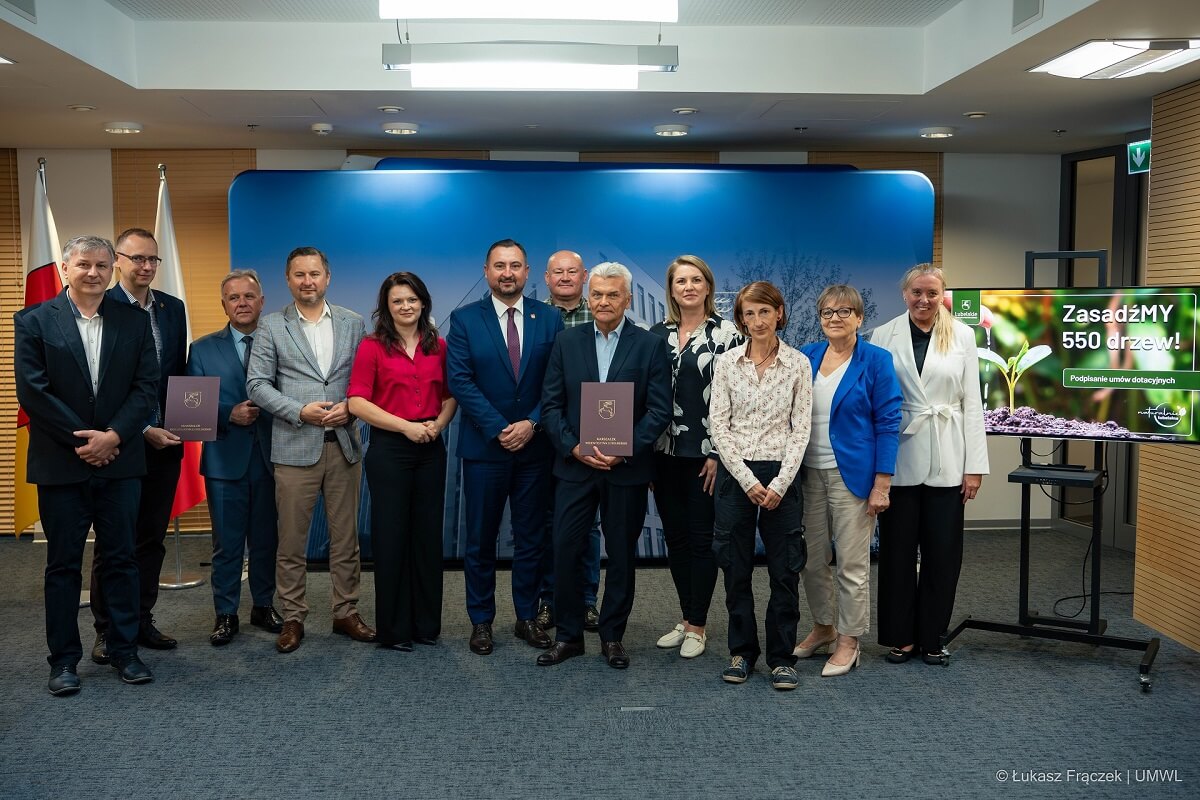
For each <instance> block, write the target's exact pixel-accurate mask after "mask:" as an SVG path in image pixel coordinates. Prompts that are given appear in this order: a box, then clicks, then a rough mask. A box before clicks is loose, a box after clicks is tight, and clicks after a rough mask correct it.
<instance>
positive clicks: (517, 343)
mask: <svg viewBox="0 0 1200 800" xmlns="http://www.w3.org/2000/svg"><path fill="white" fill-rule="evenodd" d="M516 313H517V310H516V309H515V308H510V309H509V310H508V360H509V361H511V362H512V370H513V377H514V378H519V377H520V376H521V337H520V335H518V334H517V320H516Z"/></svg>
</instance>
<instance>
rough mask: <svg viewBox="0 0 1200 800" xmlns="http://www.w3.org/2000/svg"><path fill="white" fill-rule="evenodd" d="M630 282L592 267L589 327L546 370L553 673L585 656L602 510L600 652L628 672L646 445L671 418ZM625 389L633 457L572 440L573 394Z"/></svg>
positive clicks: (656, 343) (665, 364)
mask: <svg viewBox="0 0 1200 800" xmlns="http://www.w3.org/2000/svg"><path fill="white" fill-rule="evenodd" d="M632 296H633V276H632V275H631V274H630V272H629V269H628V268H626V267H625V266H624V265H622V264H617V263H614V262H606V263H604V264H600V265H598V266H596V267H593V268H592V270H591V280H590V282H589V283H588V305H589V307H590V308H591V310H592V317H593V321H592V322H591V323H588V324H585V325H579V326H576V327H574V328H571V329H570V330H567V331H564V332H563V334H562V335H561V336H559V337H558V341H557V342H555V344H554V349H553V351H552V352H551V354H550V365H549V366H548V367H547V368H546V381H545V389H544V391H543V393H542V418H543V420H544V423H545V426H546V433H547V435H548V436H549V437H550V441H551V443H552V444H553V445H554V449H555V450H556V451H557V455H558V458H556V459H555V460H554V476H555V477H556V478H558V487H557V489H556V493H555V496H554V573H555V584H554V608H555V612H556V613H557V615H558V620H557V622H558V629H557V631H556V632H555V639H556V641H555V642H554V645H553V646H552V647H551V648H550V649H549V650H547V651H546V652H545V653H542V654H541V655H540V656H538V660H537V661H538V664H540V665H542V666H552V665H554V664H560V663H562V662H563V661H565V660H567V659H568V658H571V657H573V656H577V655H582V654H583V651H584V650H583V622H584V607H583V591H582V580H583V574H582V573H583V570H582V565H583V556H584V552H585V549H586V548H587V545H588V532H589V531H590V530H591V527H592V521H593V520H594V519H595V518H596V509H597V507H598V508H599V509H600V527H601V529H602V530H603V532H604V543H605V551H606V552H607V553H608V573H607V576H606V577H605V580H604V603H603V605H602V606H601V608H600V649H601V653H602V654H603V656H604V659H605V661H607V662H608V665H609V666H610V667H613V668H614V669H624V668H625V667H627V666H629V654H628V653H626V652H625V648H624V646H623V645H622V643H621V639H622V637H623V636H624V635H625V623H626V622H627V621H628V619H629V612H630V611H631V610H632V609H633V588H634V572H633V559H634V554H635V553H636V551H637V541H638V537H639V536H640V535H641V533H642V526H643V524H644V523H645V520H646V490H647V488H648V487H649V484H650V480H651V478H652V477H653V469H654V462H653V450H654V442H655V440H656V439H658V437H659V434H661V433H662V432H663V431H664V430H665V429H666V427H667V423H668V422H669V421H670V419H671V360H670V357H669V356H668V354H667V349H666V340H665V339H662V338H661V337H658V336H655V335H653V334H651V333H650V332H648V331H645V330H643V329H641V328H639V327H638V326H637V325H635V324H634V323H633V321H632V320H629V319H626V317H625V311H626V309H628V308H629V301H630V299H631V298H632ZM588 382H592V383H594V382H629V383H632V384H633V408H632V409H629V410H628V412H627V413H629V414H630V416H631V417H632V422H633V455H631V456H629V457H627V458H626V457H622V456H612V455H608V454H606V453H603V452H602V451H601V450H600V449H598V448H595V447H591V448H589V447H586V446H584V445H583V444H581V443H580V440H579V438H580V437H579V419H580V413H581V405H582V402H581V395H582V389H581V386H582V384H584V383H588Z"/></svg>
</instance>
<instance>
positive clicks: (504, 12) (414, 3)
mask: <svg viewBox="0 0 1200 800" xmlns="http://www.w3.org/2000/svg"><path fill="white" fill-rule="evenodd" d="M379 17H380V19H552V20H572V21H574V20H604V21H622V22H677V21H678V20H679V3H678V0H574V2H566V0H509V2H505V3H498V2H496V0H379Z"/></svg>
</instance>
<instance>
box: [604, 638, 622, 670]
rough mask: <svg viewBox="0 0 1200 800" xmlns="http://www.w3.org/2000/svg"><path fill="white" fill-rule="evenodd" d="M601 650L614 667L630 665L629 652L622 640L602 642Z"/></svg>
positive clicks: (620, 667) (605, 658)
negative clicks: (626, 650)
mask: <svg viewBox="0 0 1200 800" xmlns="http://www.w3.org/2000/svg"><path fill="white" fill-rule="evenodd" d="M600 652H601V653H603V654H604V660H605V661H607V662H608V665H609V666H610V667H612V668H613V669H625V668H626V667H628V666H629V653H626V652H625V646H624V645H622V644H621V643H620V642H601V643H600Z"/></svg>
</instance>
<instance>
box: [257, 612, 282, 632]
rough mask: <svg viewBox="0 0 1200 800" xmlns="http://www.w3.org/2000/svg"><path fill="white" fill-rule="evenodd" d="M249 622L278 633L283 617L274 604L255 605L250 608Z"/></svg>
mask: <svg viewBox="0 0 1200 800" xmlns="http://www.w3.org/2000/svg"><path fill="white" fill-rule="evenodd" d="M250 624H251V625H253V626H254V627H256V628H262V629H263V630H264V631H267V632H269V633H279V632H281V631H282V630H283V617H281V616H279V612H278V611H276V610H275V607H274V606H255V607H254V608H252V609H250Z"/></svg>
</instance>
